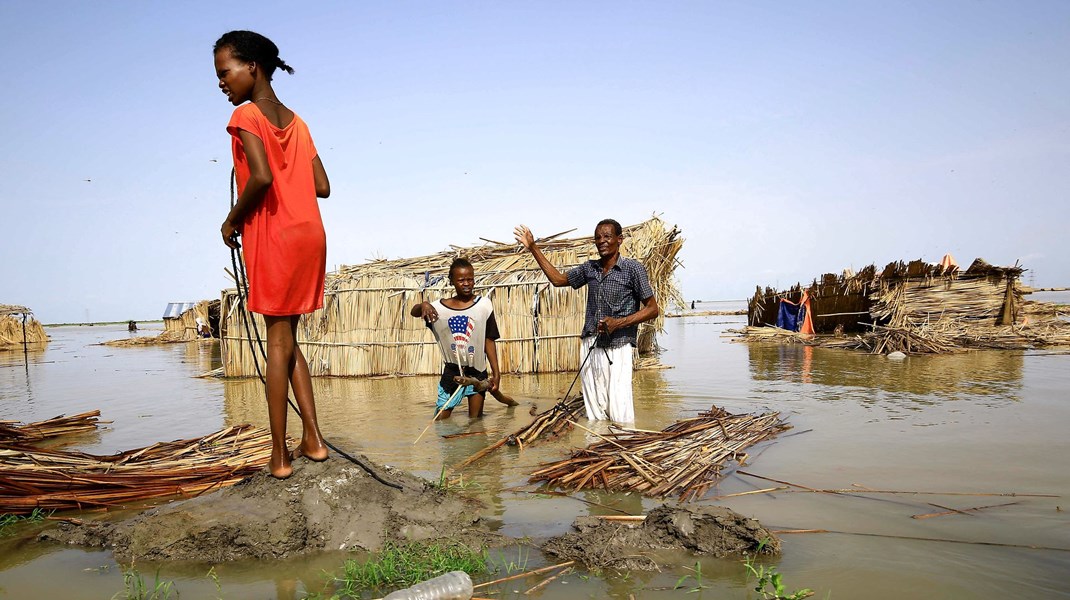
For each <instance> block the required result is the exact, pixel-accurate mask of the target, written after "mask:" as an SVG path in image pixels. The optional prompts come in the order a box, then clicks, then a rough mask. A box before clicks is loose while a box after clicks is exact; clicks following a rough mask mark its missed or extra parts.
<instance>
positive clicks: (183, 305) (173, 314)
mask: <svg viewBox="0 0 1070 600" xmlns="http://www.w3.org/2000/svg"><path fill="white" fill-rule="evenodd" d="M196 305H197V303H196V302H168V303H167V308H166V309H164V311H163V318H165V319H177V318H179V317H181V316H182V313H184V312H186V311H187V310H189V309H191V308H193V307H194V306H196Z"/></svg>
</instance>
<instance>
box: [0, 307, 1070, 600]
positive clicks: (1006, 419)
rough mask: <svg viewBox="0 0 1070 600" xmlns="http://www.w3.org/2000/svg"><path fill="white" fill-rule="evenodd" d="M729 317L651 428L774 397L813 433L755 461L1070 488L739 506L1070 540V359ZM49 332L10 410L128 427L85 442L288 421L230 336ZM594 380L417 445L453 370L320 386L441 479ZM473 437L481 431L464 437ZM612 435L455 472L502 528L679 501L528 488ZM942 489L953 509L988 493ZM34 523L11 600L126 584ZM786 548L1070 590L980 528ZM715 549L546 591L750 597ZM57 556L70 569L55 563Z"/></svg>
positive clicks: (193, 574) (1055, 563)
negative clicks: (236, 360) (831, 340)
mask: <svg viewBox="0 0 1070 600" xmlns="http://www.w3.org/2000/svg"><path fill="white" fill-rule="evenodd" d="M715 319H716V320H715ZM722 320H724V319H723V318H722V317H710V318H695V319H671V320H670V321H669V322H668V323H667V327H668V329H669V331H668V333H667V334H666V336H665V337H664V338H663V339H662V340H661V343H662V344H663V345H664V346H665V348H666V352H665V353H664V354H663V355H662V361H663V362H664V363H665V364H667V365H670V366H673V367H674V368H672V369H668V370H660V371H637V372H636V374H635V383H634V391H635V404H636V417H637V423H636V426H637V427H640V428H644V429H661V428H663V427H665V426H666V425H668V424H670V423H672V422H674V421H677V420H679V419H683V418H688V417H692V416H694V415H695V413H696V412H697V411H699V410H707V409H708V408H709V406H710V404H717V405H718V406H725V407H726V408H728V409H730V410H732V411H733V412H752V411H758V410H762V409H764V408H768V407H773V408H775V409H778V410H780V409H785V413H786V414H787V413H790V421H791V422H792V423H793V424H795V425H796V426H797V427H798V428H799V430H811V431H810V433H807V434H806V435H800V436H795V437H787V436H784V437H781V438H780V439H778V440H777V441H776V442H775V443H773V444H770V445H769V446H766V447H765V448H763V449H760V450H759V451H758V452H755V453H754V455H753V457H752V460H753V467H752V470H754V471H755V472H757V473H761V474H764V475H767V476H771V477H777V478H780V479H785V480H791V481H797V482H800V483H806V484H811V485H817V486H827V487H839V486H846V485H849V484H850V483H851V482H860V483H863V484H866V485H870V486H878V487H881V488H887V489H904V490H907V489H909V490H923V489H930V490H931V489H946V490H964V491H978V492H991V491H1017V492H1045V493H1054V494H1061V495H1062V496H1063V498H1061V499H1060V498H1032V499H1030V498H1024V497H1023V498H1018V499H1016V500H1018V501H1019V504H1017V505H1015V506H1014V507H1009V508H1007V509H1004V510H1001V511H988V512H986V513H985V514H983V515H978V516H977V517H965V516H961V515H957V516H950V517H943V518H940V519H929V520H925V521H914V520H912V519H910V518H909V514H911V513H913V512H921V511H915V510H912V509H910V508H908V507H900V506H899V505H896V504H892V503H889V502H879V503H878V502H865V501H860V500H856V501H849V500H844V499H843V498H842V497H839V496H836V497H830V496H828V495H813V494H811V495H804V494H791V495H789V494H777V495H775V497H774V496H767V495H764V494H763V495H751V496H742V497H737V498H732V499H731V500H730V501H728V504H729V506H731V507H732V508H733V509H735V510H737V511H739V512H742V513H744V514H747V515H751V516H754V517H756V518H759V519H761V520H762V521H763V522H766V523H767V524H778V525H788V526H799V527H827V528H829V529H844V530H846V529H848V528H850V529H852V530H857V531H868V532H889V533H904V532H906V533H908V534H912V535H918V536H919V537H944V538H954V539H963V540H986V541H993V542H1008V543H1017V544H1039V545H1044V546H1049V547H1070V544H1068V543H1067V539H1066V532H1067V531H1068V529H1067V517H1066V515H1067V514H1070V513H1067V512H1066V511H1065V497H1066V496H1068V495H1070V488H1068V485H1070V484H1068V483H1067V479H1066V477H1065V476H1064V475H1063V472H1062V469H1063V468H1065V467H1064V466H1063V464H1064V462H1065V461H1061V460H1058V457H1059V456H1064V457H1065V456H1070V442H1068V441H1066V440H1067V439H1068V438H1067V437H1066V436H1065V435H1062V434H1063V431H1062V429H1063V428H1064V427H1063V426H1064V425H1065V423H1066V422H1067V419H1068V418H1070V415H1068V412H1067V411H1068V410H1070V405H1068V404H1067V403H1066V402H1065V401H1064V396H1065V385H1066V368H1067V366H1068V365H1070V357H1068V356H1065V355H1050V356H1043V357H1036V356H1030V355H1023V354H1021V353H1009V352H973V353H969V354H963V355H954V356H941V357H909V358H907V359H906V360H904V361H902V362H892V361H889V360H888V359H887V358H884V357H874V356H867V355H863V354H859V353H853V352H848V351H839V350H829V349H820V348H804V347H792V346H777V345H765V344H733V343H726V342H725V338H724V334H725V331H724V330H725V329H727V327H725V326H724V325H723V324H721V323H720V321H722ZM740 321H742V320H740ZM741 324H742V322H740V323H739V324H738V325H741ZM738 325H737V326H738ZM141 333H142V334H143V335H151V334H152V333H151V332H149V331H143V332H141ZM49 335H50V336H51V337H52V342H51V343H50V344H49V345H48V347H47V348H45V349H40V350H32V351H31V352H28V353H27V355H26V358H25V359H24V356H23V353H22V352H21V349H19V350H18V351H17V352H14V353H12V352H0V419H15V420H19V421H23V422H27V421H34V420H40V419H45V418H49V417H53V416H56V415H58V414H64V413H66V414H73V413H75V412H82V411H84V410H92V409H95V408H96V409H101V410H102V412H103V414H102V418H103V419H106V420H111V421H113V423H112V424H111V425H110V426H108V427H107V428H103V429H102V430H101V431H100V432H99V433H97V434H94V435H91V436H85V437H79V438H77V439H76V440H74V439H72V442H73V444H74V447H75V448H77V449H79V450H84V451H88V452H94V453H108V452H114V451H117V450H127V449H130V448H134V447H138V446H142V445H147V444H150V443H153V442H157V441H162V440H171V439H175V438H188V437H194V436H198V435H204V434H207V433H210V432H212V431H215V430H217V429H219V428H220V427H223V426H225V425H231V424H237V423H245V422H250V423H253V424H255V425H258V426H261V427H265V426H266V425H267V410H266V404H265V401H264V392H263V386H262V384H261V383H260V381H259V380H257V379H246V380H220V379H214V378H208V379H198V378H195V376H196V375H198V374H200V373H203V372H205V371H208V370H210V369H211V368H214V367H215V366H217V365H218V364H219V359H218V345H217V344H214V343H205V344H198V343H191V344H176V345H171V346H153V347H139V348H111V347H105V346H98V345H96V344H97V343H99V342H101V341H105V340H108V339H117V338H121V337H123V336H125V335H127V334H126V332H125V326H120V327H118V328H106V327H73V328H68V327H63V328H50V329H49ZM574 376H575V374H574V373H560V374H541V375H525V376H523V377H517V376H506V377H505V378H504V380H503V384H502V385H503V389H504V390H505V391H506V392H507V393H509V394H510V395H512V396H513V397H515V398H516V399H517V400H518V401H520V402H521V406H519V407H517V408H515V409H507V408H505V407H504V406H503V405H500V404H498V403H496V402H494V401H488V402H487V403H486V409H485V410H486V417H485V418H483V419H481V420H475V421H473V420H470V419H468V417H467V414H465V413H466V411H457V412H456V413H455V414H454V415H453V418H451V419H450V420H448V421H443V422H436V423H434V424H432V426H431V427H430V428H429V429H428V431H427V433H426V434H425V435H424V437H423V438H422V439H421V440H420V441H419V442H418V443H414V441H415V440H416V438H417V436H418V435H419V434H420V431H421V430H422V429H423V428H424V427H425V426H427V425H428V423H429V422H430V420H431V417H432V414H433V413H432V411H433V398H434V389H435V381H436V378H435V377H433V376H431V377H409V378H386V379H378V380H376V379H332V378H317V379H316V380H315V381H314V386H315V391H316V397H317V405H318V410H319V413H320V423H321V426H322V428H323V431H324V434H325V435H326V436H327V438H328V439H329V440H331V441H332V442H333V443H334V444H336V445H337V446H339V447H341V448H343V449H345V450H346V451H348V452H351V453H353V454H361V453H362V454H366V455H367V456H368V457H369V458H371V459H372V460H374V461H375V462H377V463H380V464H389V465H392V466H395V467H398V468H401V469H404V470H407V471H411V472H414V473H416V474H417V475H420V476H423V477H426V478H427V479H429V480H432V481H437V480H438V478H439V475H440V473H441V471H442V468H443V466H446V467H449V466H453V465H456V464H457V463H460V462H461V461H463V460H464V459H465V458H467V457H468V456H470V455H472V454H474V453H475V452H477V451H479V450H481V449H483V448H485V447H487V446H489V445H490V444H492V443H494V442H495V441H497V440H498V439H500V438H501V437H502V436H503V435H505V434H507V433H511V432H513V431H516V430H517V429H519V428H521V427H522V426H524V425H527V424H528V423H529V422H530V421H531V416H530V414H529V410H530V409H531V408H532V405H533V404H535V405H537V410H539V411H541V410H546V409H547V408H549V407H550V406H551V405H553V404H554V403H555V402H556V401H557V400H558V399H559V398H560V397H561V396H562V395H563V394H564V393H565V390H566V389H567V388H568V387H569V385H570V384H571V383H572V381H573V379H574ZM573 393H577V390H574V391H573ZM939 406H943V410H941V409H940V408H939ZM874 408H877V410H873V409H874ZM897 413H898V414H897ZM899 414H911V415H915V416H916V417H917V418H916V419H914V420H913V422H906V423H904V422H903V421H902V420H897V419H898V418H899ZM580 423H581V424H583V425H584V426H587V427H591V428H593V429H595V430H596V431H600V432H601V431H603V428H604V424H600V425H599V424H591V423H588V422H587V421H586V420H581V421H580ZM921 425H924V427H922V426H921ZM290 431H291V433H297V432H299V431H300V430H299V428H298V422H297V419H296V417H292V418H291V421H290ZM465 432H471V433H474V435H470V436H464V437H451V438H446V437H443V436H447V435H450V434H456V433H465ZM593 439H596V438H594V437H593V436H591V435H590V434H587V433H585V432H584V431H582V430H579V429H575V430H573V431H570V432H568V433H567V434H566V435H565V436H564V437H563V439H560V440H556V441H554V442H542V443H537V444H533V445H530V446H526V447H524V448H523V449H522V450H521V449H520V448H517V447H511V446H505V447H502V448H500V449H498V450H497V451H495V452H493V453H492V454H490V455H488V456H487V457H486V458H484V459H482V460H480V461H478V462H476V463H474V464H472V465H471V466H469V467H468V468H466V469H464V470H463V471H462V472H461V475H462V477H463V479H461V480H456V481H458V483H459V484H461V485H463V486H464V491H465V493H468V494H470V495H474V496H475V497H477V498H478V499H480V500H482V501H483V502H485V503H486V504H487V506H488V509H487V510H486V512H485V513H481V514H483V515H485V516H486V517H487V518H488V519H490V520H491V521H492V522H495V526H496V527H498V528H499V530H500V532H501V533H504V534H507V535H511V536H516V537H521V536H531V537H532V538H534V539H535V541H536V542H537V541H538V540H540V539H542V538H545V537H548V536H550V535H557V534H560V533H564V532H566V531H568V530H569V529H570V524H571V522H572V520H573V519H574V518H575V517H576V516H578V515H581V514H584V515H585V514H615V511H614V510H613V509H617V510H623V511H625V512H628V513H633V514H636V513H641V512H645V511H647V510H649V509H650V508H651V507H653V506H656V505H657V504H659V503H660V502H659V501H657V500H651V499H645V498H641V497H639V496H635V495H627V494H614V493H606V492H604V491H600V490H587V491H583V492H581V493H579V494H574V495H573V497H569V498H565V497H561V496H548V495H542V494H538V493H525V492H528V491H535V487H534V486H532V485H530V484H528V483H527V478H528V476H529V474H530V473H531V472H533V471H534V470H535V469H536V468H537V466H538V465H539V464H540V463H543V462H549V461H556V460H559V459H561V458H564V457H566V456H568V454H569V452H570V451H571V449H573V448H577V447H581V446H584V445H586V444H587V443H589V442H591V441H593ZM765 449H768V452H765ZM994 456H995V457H998V460H995V461H994V460H993V457H994ZM722 484H723V491H724V493H731V492H737V491H745V490H749V489H752V487H751V486H752V485H754V482H750V481H746V482H744V481H743V480H742V479H739V478H738V477H737V478H735V479H733V478H729V479H726V480H725V481H724V482H722ZM763 487H764V484H763ZM566 491H567V492H570V493H571V490H566ZM580 500H584V501H586V503H584V502H581V501H580ZM931 500H933V501H935V502H937V503H941V504H947V505H950V506H953V507H967V506H971V505H978V504H986V503H987V502H985V501H976V502H974V501H972V500H971V499H964V498H936V497H934V498H931ZM848 502H851V503H850V504H848ZM919 502H920V500H919ZM992 503H995V502H992ZM1059 505H1064V506H1063V508H1064V510H1063V511H1059V510H1057V509H1056V506H1059ZM848 506H849V507H850V509H849V510H845V508H846V507H848ZM606 507H612V508H606ZM21 536H22V533H21V530H20V533H18V534H17V535H15V536H13V538H12V539H0V557H2V560H0V587H2V588H3V593H6V594H8V596H10V597H12V598H21V597H51V596H55V597H72V594H73V595H74V596H79V597H101V598H103V597H111V595H113V594H114V593H115V592H116V591H118V590H122V589H123V582H122V576H121V573H120V572H119V570H118V569H117V568H115V566H114V564H113V563H112V561H111V557H110V554H109V553H103V552H86V551H83V550H72V549H66V548H56V547H52V546H45V545H41V544H38V543H35V542H25V543H23V542H22V541H20V540H19V538H20V537H21ZM784 543H785V554H784V556H783V557H781V558H780V559H779V561H780V562H779V563H778V566H779V568H780V571H781V572H784V573H785V574H786V575H789V576H790V581H791V583H792V584H797V585H798V586H799V587H803V586H805V587H812V588H815V589H817V590H818V596H817V597H825V595H826V591H827V590H835V592H834V593H835V596H836V597H867V598H887V599H889V600H890V599H892V598H900V597H904V596H903V592H902V590H904V589H905V590H915V591H918V593H916V594H914V596H917V597H941V598H953V599H956V600H958V599H965V598H974V597H993V596H994V595H998V596H1000V597H1022V596H1027V595H1031V596H1036V597H1039V596H1044V597H1052V596H1058V595H1060V594H1062V595H1065V592H1064V590H1063V588H1064V587H1065V585H1062V583H1061V582H1062V580H1063V579H1065V577H1064V575H1065V573H1066V572H1068V569H1070V554H1068V553H1052V552H1042V551H1026V550H1011V549H1007V548H1000V547H984V546H977V545H959V546H955V547H954V549H953V550H951V551H949V550H948V549H947V548H948V547H947V546H946V545H940V544H936V543H932V542H920V541H910V542H908V541H901V542H891V541H889V540H887V539H885V538H876V537H857V536H854V537H847V536H837V537H833V536H831V535H829V536H801V535H800V536H785V540H784ZM889 556H891V557H894V558H892V559H889V558H888V557H889ZM830 557H834V558H833V559H832V560H830ZM875 557H879V558H875ZM344 558H345V556H344V555H342V554H339V553H330V552H328V553H323V554H321V555H316V556H314V557H305V558H295V559H290V560H287V561H284V562H249V563H233V564H226V565H219V566H217V567H216V573H217V574H218V575H219V581H220V582H222V585H223V590H222V592H221V593H219V592H217V590H216V587H215V583H214V582H213V581H212V580H210V579H208V578H207V577H206V575H205V573H206V571H207V567H206V566H203V565H193V566H189V567H185V566H182V565H176V564H167V565H163V566H162V571H161V577H162V578H164V579H175V578H179V581H178V583H177V587H178V588H179V589H180V590H181V592H182V596H183V597H191V598H200V597H216V596H218V595H221V596H222V597H227V598H231V597H233V598H247V597H249V598H251V597H255V598H287V599H289V598H295V597H301V596H302V590H313V591H315V590H320V589H322V583H323V580H322V574H323V573H324V571H331V572H338V571H339V569H340V565H341V564H342V562H343V561H344ZM549 560H551V559H548V558H546V557H542V556H541V555H539V554H538V553H537V552H531V553H530V562H528V563H527V565H528V568H536V567H538V566H542V565H543V564H547V562H548V561H549ZM659 562H661V561H660V560H659ZM664 562H668V563H671V564H677V565H688V566H692V565H694V564H695V562H696V559H695V558H694V557H693V556H690V555H687V554H681V555H679V556H674V557H666V558H665V561H664ZM700 562H701V564H702V573H703V578H704V583H706V584H708V585H709V586H710V588H709V589H707V590H704V591H698V592H696V593H694V594H686V591H685V590H671V589H670V588H671V587H672V586H673V584H674V583H675V582H676V581H677V580H678V579H679V578H681V577H682V576H684V575H686V574H688V572H687V571H684V570H683V569H682V568H675V569H671V570H670V569H666V571H665V572H663V573H660V574H642V575H640V574H635V575H625V574H616V573H612V572H610V571H608V570H607V571H605V572H603V573H601V574H600V575H598V576H590V575H591V574H588V573H585V572H582V571H581V572H579V573H576V574H574V575H572V576H566V577H562V578H561V579H560V580H559V581H556V582H554V583H553V584H552V585H550V586H548V587H547V588H545V589H544V590H543V591H541V592H540V596H541V597H543V598H557V599H564V598H587V597H592V598H604V597H619V598H627V597H628V596H629V595H634V597H636V598H643V599H644V600H645V599H646V598H660V597H666V598H668V597H674V598H679V597H681V596H683V595H687V596H688V597H696V598H702V597H706V598H741V597H743V596H744V595H745V593H746V591H745V590H746V588H748V587H750V586H747V585H745V583H744V582H743V581H742V569H741V567H740V564H739V562H738V560H734V559H726V560H722V561H718V560H716V559H702V560H701V561H700ZM101 565H104V566H103V567H102V566H101ZM155 566H156V565H153V566H152V567H149V566H147V565H146V566H145V567H144V568H142V569H141V571H142V573H145V574H149V577H151V574H152V573H153V572H154V571H155ZM56 572H62V573H64V577H62V578H56V577H54V576H53V575H54V574H55V573H56ZM688 581H692V580H688ZM874 582H880V585H875V584H874ZM524 583H526V585H522V584H521V583H517V584H516V586H515V588H514V587H507V590H508V591H506V593H505V594H504V595H508V594H509V592H510V591H511V590H512V589H517V588H518V589H520V591H521V592H523V590H524V589H527V588H528V587H530V586H531V585H533V584H534V583H535V582H534V581H531V582H524ZM993 590H998V593H996V592H994V591H993ZM0 595H2V594H0ZM907 595H910V594H909V593H908V594H907Z"/></svg>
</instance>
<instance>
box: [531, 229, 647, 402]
mask: <svg viewBox="0 0 1070 600" xmlns="http://www.w3.org/2000/svg"><path fill="white" fill-rule="evenodd" d="M513 233H514V235H515V236H516V241H517V242H518V243H520V244H521V245H523V246H524V247H525V248H527V249H528V251H530V252H531V255H532V256H534V257H535V262H537V263H539V268H541V269H542V272H543V273H546V277H547V279H549V280H550V283H552V284H553V285H554V287H562V286H565V285H570V286H572V288H573V289H579V288H581V287H583V286H585V285H586V286H587V312H586V315H585V317H584V321H583V331H582V332H580V338H581V354H582V355H583V356H584V363H583V364H582V366H581V368H580V381H581V385H582V386H583V403H584V405H585V407H586V409H587V418H588V419H590V420H592V421H593V420H603V419H606V418H608V419H610V420H612V421H614V422H616V423H631V422H633V421H635V409H634V408H633V405H632V347H633V346H635V344H636V338H637V336H638V333H639V324H640V323H643V322H645V321H649V320H651V319H654V318H656V317H657V316H658V312H659V309H658V302H657V300H656V299H655V298H654V290H653V289H652V288H651V287H650V279H649V277H647V273H646V269H645V268H643V265H642V264H640V263H639V261H637V260H635V259H632V258H624V257H622V256H621V255H620V245H621V242H623V241H624V234H623V231H622V229H621V226H620V223H618V222H616V221H614V220H613V219H603V220H602V221H599V223H598V225H597V226H596V227H595V229H594V245H595V247H596V248H597V249H598V260H589V261H587V262H585V263H583V264H581V265H579V266H577V267H574V268H572V269H569V270H568V271H566V272H565V273H564V274H562V273H561V272H560V271H558V270H557V268H556V267H554V266H553V265H552V264H550V261H549V260H547V259H546V256H545V255H544V254H543V253H542V250H540V249H539V247H538V245H536V243H535V236H533V235H532V233H531V230H529V229H528V228H527V227H526V226H524V225H518V226H517V228H516V229H515V230H514V231H513ZM596 346H597V347H598V350H595V347H596Z"/></svg>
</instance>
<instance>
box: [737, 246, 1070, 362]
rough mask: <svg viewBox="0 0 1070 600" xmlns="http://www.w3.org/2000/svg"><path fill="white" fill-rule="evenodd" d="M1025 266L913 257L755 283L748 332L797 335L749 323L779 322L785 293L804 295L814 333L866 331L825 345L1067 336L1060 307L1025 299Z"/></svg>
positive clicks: (1036, 340) (946, 347) (998, 344)
mask: <svg viewBox="0 0 1070 600" xmlns="http://www.w3.org/2000/svg"><path fill="white" fill-rule="evenodd" d="M947 258H948V259H949V258H950V257H947ZM1024 271H1025V269H1024V268H1022V267H1020V266H1018V265H1015V266H1013V267H999V266H994V265H991V264H989V263H987V262H985V261H984V260H982V259H980V258H978V259H976V260H974V261H973V263H972V264H971V265H970V267H969V268H968V269H966V270H965V271H963V270H961V269H960V268H959V267H958V266H957V265H955V264H953V262H948V261H947V259H945V262H943V263H940V264H933V263H927V262H924V261H920V260H916V261H913V262H910V263H904V262H893V263H890V264H888V265H887V266H886V267H885V268H884V269H883V270H880V271H878V270H877V268H876V267H875V266H873V265H870V266H868V267H866V268H864V269H862V270H861V271H859V272H858V273H856V274H855V273H851V272H849V271H845V272H844V273H843V274H842V275H833V274H826V275H824V276H822V277H821V278H819V279H815V280H814V282H813V283H811V284H810V286H808V287H805V288H804V287H803V286H801V285H798V284H796V285H795V286H793V287H792V288H790V289H788V290H785V291H776V290H774V289H772V288H769V287H766V288H765V289H764V290H763V289H762V288H761V287H759V288H758V289H757V290H756V291H755V293H754V296H753V297H752V298H751V299H750V300H749V301H748V302H747V323H748V325H749V327H748V334H749V335H752V336H754V337H761V338H765V339H770V338H772V337H777V338H778V339H783V340H792V341H797V340H794V339H793V338H790V337H784V336H769V335H764V333H765V332H763V331H761V330H760V329H759V330H753V329H751V328H761V327H770V326H776V324H777V317H778V313H779V312H780V311H781V310H782V309H781V304H782V301H786V302H788V303H795V304H798V303H800V302H807V301H808V306H809V316H810V319H811V322H812V324H813V332H812V333H814V334H817V335H818V336H820V335H822V334H834V335H849V334H852V333H865V334H866V335H867V336H870V337H869V338H868V339H866V338H864V337H862V336H855V337H854V338H853V340H852V341H849V342H829V341H827V340H826V341H823V342H822V341H818V342H815V343H820V344H822V345H840V346H845V347H859V348H864V349H867V350H870V351H873V352H893V351H896V350H900V351H904V352H908V353H909V352H941V351H953V350H956V349H961V348H966V347H987V348H1002V347H1008V348H1020V347H1033V346H1037V345H1064V344H1067V343H1070V324H1067V323H1065V322H1064V321H1060V320H1058V319H1057V315H1056V317H1044V316H1042V314H1043V311H1039V312H1038V311H1036V310H1035V309H1033V308H1032V307H1031V306H1030V305H1031V304H1035V303H1029V302H1026V301H1025V300H1024V296H1025V295H1026V294H1028V293H1029V292H1030V290H1029V289H1028V288H1025V287H1024V286H1022V285H1021V282H1020V278H1021V275H1022V273H1023V272H1024ZM1027 313H1028V314H1027ZM1029 315H1033V316H1032V322H1030V318H1031V317H1030V316H1029ZM1038 316H1040V318H1038ZM1008 328H1009V329H1008ZM1008 331H1009V332H1010V334H1008Z"/></svg>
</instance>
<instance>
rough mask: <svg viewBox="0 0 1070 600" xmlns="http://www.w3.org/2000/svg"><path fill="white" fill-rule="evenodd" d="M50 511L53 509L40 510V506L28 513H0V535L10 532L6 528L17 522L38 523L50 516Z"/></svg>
mask: <svg viewBox="0 0 1070 600" xmlns="http://www.w3.org/2000/svg"><path fill="white" fill-rule="evenodd" d="M52 513H53V511H51V510H41V509H40V508H35V509H33V510H32V511H31V512H30V514H28V515H16V514H12V513H4V514H2V515H0V535H7V534H8V533H10V531H9V530H8V528H9V527H12V526H14V525H17V524H19V523H40V522H41V521H44V520H45V518H46V517H49V516H51V515H52Z"/></svg>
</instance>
